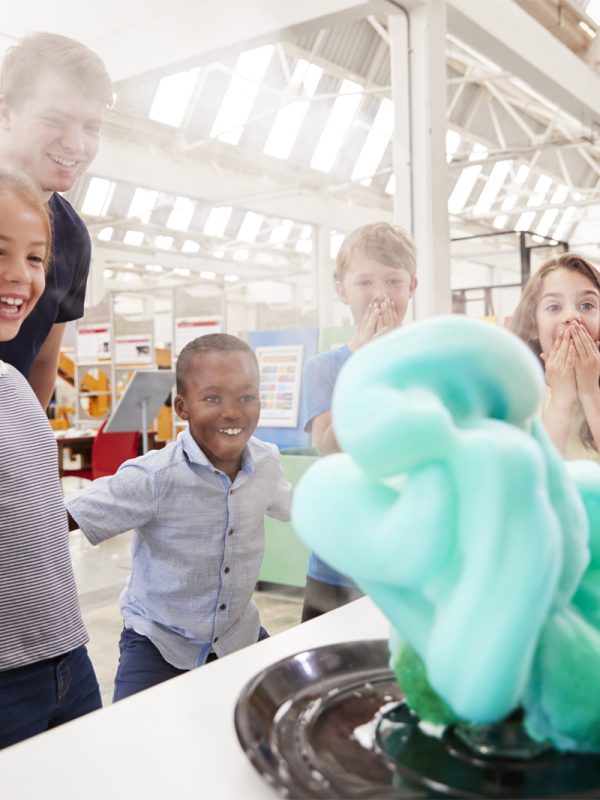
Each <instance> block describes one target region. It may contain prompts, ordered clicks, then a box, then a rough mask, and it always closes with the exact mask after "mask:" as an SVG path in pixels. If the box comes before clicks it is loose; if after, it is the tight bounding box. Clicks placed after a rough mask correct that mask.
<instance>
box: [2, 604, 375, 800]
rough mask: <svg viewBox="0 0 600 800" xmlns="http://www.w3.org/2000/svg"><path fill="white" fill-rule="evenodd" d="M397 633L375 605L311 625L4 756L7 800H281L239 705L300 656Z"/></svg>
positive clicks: (342, 610)
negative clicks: (250, 748) (260, 768)
mask: <svg viewBox="0 0 600 800" xmlns="http://www.w3.org/2000/svg"><path fill="white" fill-rule="evenodd" d="M388 629H389V626H388V623H387V620H386V619H385V617H384V616H383V614H382V613H381V612H380V611H379V610H378V609H377V608H376V607H375V606H374V605H373V603H372V602H371V600H369V599H368V598H364V599H361V600H356V601H355V602H353V603H350V604H349V605H347V606H344V607H343V608H339V609H337V610H335V611H332V612H330V613H329V614H325V615H324V616H322V617H319V618H318V619H315V620H312V621H311V622H307V623H304V624H303V625H299V626H297V627H295V628H291V629H290V630H288V631H285V632H284V633H280V634H278V635H277V636H273V637H271V638H270V639H266V640H265V641H263V642H258V643H257V644H255V645H252V646H251V647H247V648H246V649H244V650H241V651H239V652H237V653H233V654H232V655H230V656H227V657H226V658H223V659H221V660H219V661H214V662H212V663H210V664H207V665H206V666H204V667H201V668H200V669H197V670H194V671H192V672H189V673H187V674H186V675H182V676H181V677H180V678H175V679H174V680H171V681H168V682H167V683H164V684H162V685H161V686H156V687H154V688H153V689H149V690H148V691H146V692H142V693H141V694H138V695H136V696H134V697H130V698H128V699H127V700H122V701H121V702H120V703H116V704H115V705H112V706H109V707H108V708H105V709H102V710H101V711H96V712H95V713H93V714H88V715H87V716H86V717H82V718H80V719H78V720H75V721H74V722H70V723H68V724H67V725H63V726H61V727H60V728H56V729H55V730H52V731H48V732H47V733H43V734H41V735H40V736H36V737H34V738H32V739H28V740H27V741H25V742H21V743H20V744H17V745H14V746H13V747H9V748H7V749H5V750H3V751H0V796H2V797H3V798H6V800H9V798H10V800H20V799H21V798H22V799H23V800H37V798H44V800H70V799H71V798H72V799H73V800H81V798H82V797H85V798H86V800H95V799H96V798H98V800H100V799H102V800H108V798H119V799H120V798H129V800H137V798H144V800H151V799H152V798H160V800H168V799H169V798H177V800H186V798H190V800H199V798H203V797H206V798H219V800H221V799H223V800H229V798H231V800H238V799H239V798H243V799H244V800H253V799H254V798H256V800H266V799H267V798H270V797H273V798H275V797H277V794H276V792H275V791H274V790H273V789H272V788H270V787H269V786H268V784H267V783H266V782H265V781H264V780H263V779H262V777H261V776H260V775H259V773H258V772H257V771H256V770H255V769H254V767H253V766H252V764H251V763H250V761H249V760H248V758H247V756H246V755H245V753H244V752H243V750H242V748H241V746H240V744H239V742H238V738H237V734H236V732H235V727H234V722H233V714H234V709H235V704H236V701H237V698H238V695H239V694H240V692H241V690H242V689H243V687H244V686H245V684H246V683H247V682H248V681H249V680H250V679H251V678H252V677H254V676H255V675H256V674H257V673H258V672H259V671H260V670H262V669H265V668H266V667H268V666H269V665H270V664H273V663H275V662H276V661H279V660H280V659H282V658H285V657H286V656H288V655H292V654H293V653H297V652H300V651H302V650H306V649H309V648H313V647H320V646H322V645H326V644H333V643H336V642H344V641H352V640H361V639H381V638H386V637H387V636H388Z"/></svg>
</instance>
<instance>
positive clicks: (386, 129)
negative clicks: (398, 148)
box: [350, 98, 394, 186]
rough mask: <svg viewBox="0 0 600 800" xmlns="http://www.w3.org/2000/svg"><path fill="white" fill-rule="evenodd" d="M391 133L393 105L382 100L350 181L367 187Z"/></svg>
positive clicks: (392, 129) (389, 101)
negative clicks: (358, 182)
mask: <svg viewBox="0 0 600 800" xmlns="http://www.w3.org/2000/svg"><path fill="white" fill-rule="evenodd" d="M393 131H394V104H393V103H392V101H391V100H388V99H387V98H384V99H383V100H382V101H381V104H380V106H379V109H378V110H377V114H376V115H375V119H374V120H373V123H372V125H371V128H370V130H369V135H368V136H367V138H366V140H365V143H364V145H363V147H362V150H361V151H360V155H359V157H358V160H357V162H356V164H355V165H354V169H353V170H352V175H351V176H350V178H351V180H353V181H356V180H358V181H360V182H361V183H362V184H363V186H369V184H370V183H371V180H372V176H373V174H374V173H375V171H376V170H377V167H378V166H379V162H380V161H381V159H382V157H383V154H384V152H385V148H386V147H387V146H388V143H389V141H390V137H391V136H392V133H393Z"/></svg>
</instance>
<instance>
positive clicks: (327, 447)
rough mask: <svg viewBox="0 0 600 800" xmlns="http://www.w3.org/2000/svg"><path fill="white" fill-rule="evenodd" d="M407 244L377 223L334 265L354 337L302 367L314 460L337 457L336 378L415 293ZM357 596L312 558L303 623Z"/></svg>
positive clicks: (399, 316)
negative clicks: (316, 455) (333, 399)
mask: <svg viewBox="0 0 600 800" xmlns="http://www.w3.org/2000/svg"><path fill="white" fill-rule="evenodd" d="M415 272H416V252H415V246H414V244H413V241H412V239H411V238H410V236H409V235H408V234H407V233H406V231H404V230H402V228H399V227H397V226H395V225H390V224H389V223H387V222H376V223H373V224H371V225H363V226H362V227H360V228H357V229H356V230H355V231H353V232H352V233H351V234H350V235H349V236H348V237H347V238H346V239H345V241H344V243H343V244H342V246H341V248H340V250H339V253H338V255H337V259H336V272H335V288H336V292H337V294H338V296H339V298H340V299H341V300H342V302H343V303H345V304H346V305H348V306H350V311H351V312H352V317H353V319H354V323H355V325H356V333H355V334H354V336H353V337H352V339H351V340H350V342H348V344H347V345H344V346H343V347H340V348H338V349H336V350H331V351H329V352H326V353H319V354H318V355H316V356H313V357H312V358H311V359H309V360H308V361H307V362H306V365H305V368H304V380H303V389H302V391H303V395H304V399H305V408H306V415H305V419H304V430H306V431H312V434H313V441H314V444H315V447H316V449H317V451H318V453H319V455H328V454H329V453H336V452H339V449H340V448H339V446H338V443H337V441H336V438H335V433H334V430H333V425H332V419H331V397H332V395H333V387H334V385H335V381H336V379H337V376H338V373H339V371H340V369H341V368H342V366H343V365H344V363H345V362H346V361H347V360H348V358H350V356H351V355H352V353H353V352H354V351H355V350H358V349H359V347H362V346H363V345H365V344H367V343H368V342H370V341H371V339H374V338H375V337H376V336H381V335H382V334H384V333H386V332H388V331H390V330H392V329H393V328H397V327H399V326H400V325H401V324H402V321H403V319H404V317H405V315H406V310H407V308H408V303H409V301H410V299H411V297H412V296H413V295H414V293H415V289H416V287H417V278H416V275H415ZM360 594H361V592H360V590H359V589H358V588H357V587H356V586H355V584H354V583H353V582H352V581H351V580H350V579H349V578H347V577H346V576H345V575H341V574H340V573H339V572H337V571H336V570H334V569H331V567H329V566H328V565H327V564H325V563H324V562H323V561H321V560H320V559H319V558H318V557H317V556H316V555H314V553H312V554H311V556H310V560H309V564H308V574H307V578H306V589H305V594H304V607H303V611H302V621H303V622H305V621H306V620H308V619H312V618H313V617H316V616H319V615H320V614H322V613H324V612H325V611H330V610H331V609H333V608H337V607H338V606H340V605H343V604H344V603H347V602H349V601H350V600H354V599H356V598H357V597H359V596H360Z"/></svg>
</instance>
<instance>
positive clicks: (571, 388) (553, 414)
mask: <svg viewBox="0 0 600 800" xmlns="http://www.w3.org/2000/svg"><path fill="white" fill-rule="evenodd" d="M575 355H576V353H575V345H574V344H573V341H572V339H571V335H570V332H569V331H565V332H564V333H563V334H562V335H561V336H559V337H557V339H556V341H555V342H554V344H553V345H552V350H551V351H550V353H547V354H546V353H542V359H543V361H544V365H545V370H546V383H547V384H548V386H549V387H550V391H551V393H552V396H551V399H550V403H549V404H548V407H547V408H546V409H545V410H544V412H543V414H542V420H543V422H544V425H545V426H546V429H547V431H548V433H549V434H550V438H551V439H552V441H553V442H554V444H555V446H556V447H557V448H558V450H559V451H560V453H561V454H562V455H563V456H564V455H565V450H566V447H567V440H568V438H569V427H570V420H571V413H572V410H573V405H574V404H575V401H576V400H577V385H576V383H575Z"/></svg>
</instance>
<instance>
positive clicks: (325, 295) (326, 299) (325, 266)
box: [313, 225, 336, 328]
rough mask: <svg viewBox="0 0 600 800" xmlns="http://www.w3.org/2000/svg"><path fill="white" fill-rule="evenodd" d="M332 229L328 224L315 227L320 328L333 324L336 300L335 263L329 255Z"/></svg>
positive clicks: (316, 285)
mask: <svg viewBox="0 0 600 800" xmlns="http://www.w3.org/2000/svg"><path fill="white" fill-rule="evenodd" d="M330 241H331V229H330V228H329V226H328V225H317V226H316V227H314V228H313V263H314V269H315V283H314V285H315V292H316V299H317V313H318V320H319V328H326V327H327V326H328V325H333V304H334V303H335V302H336V294H335V291H334V288H333V287H334V283H333V271H334V265H333V263H332V261H331V257H330V255H329V249H330Z"/></svg>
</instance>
